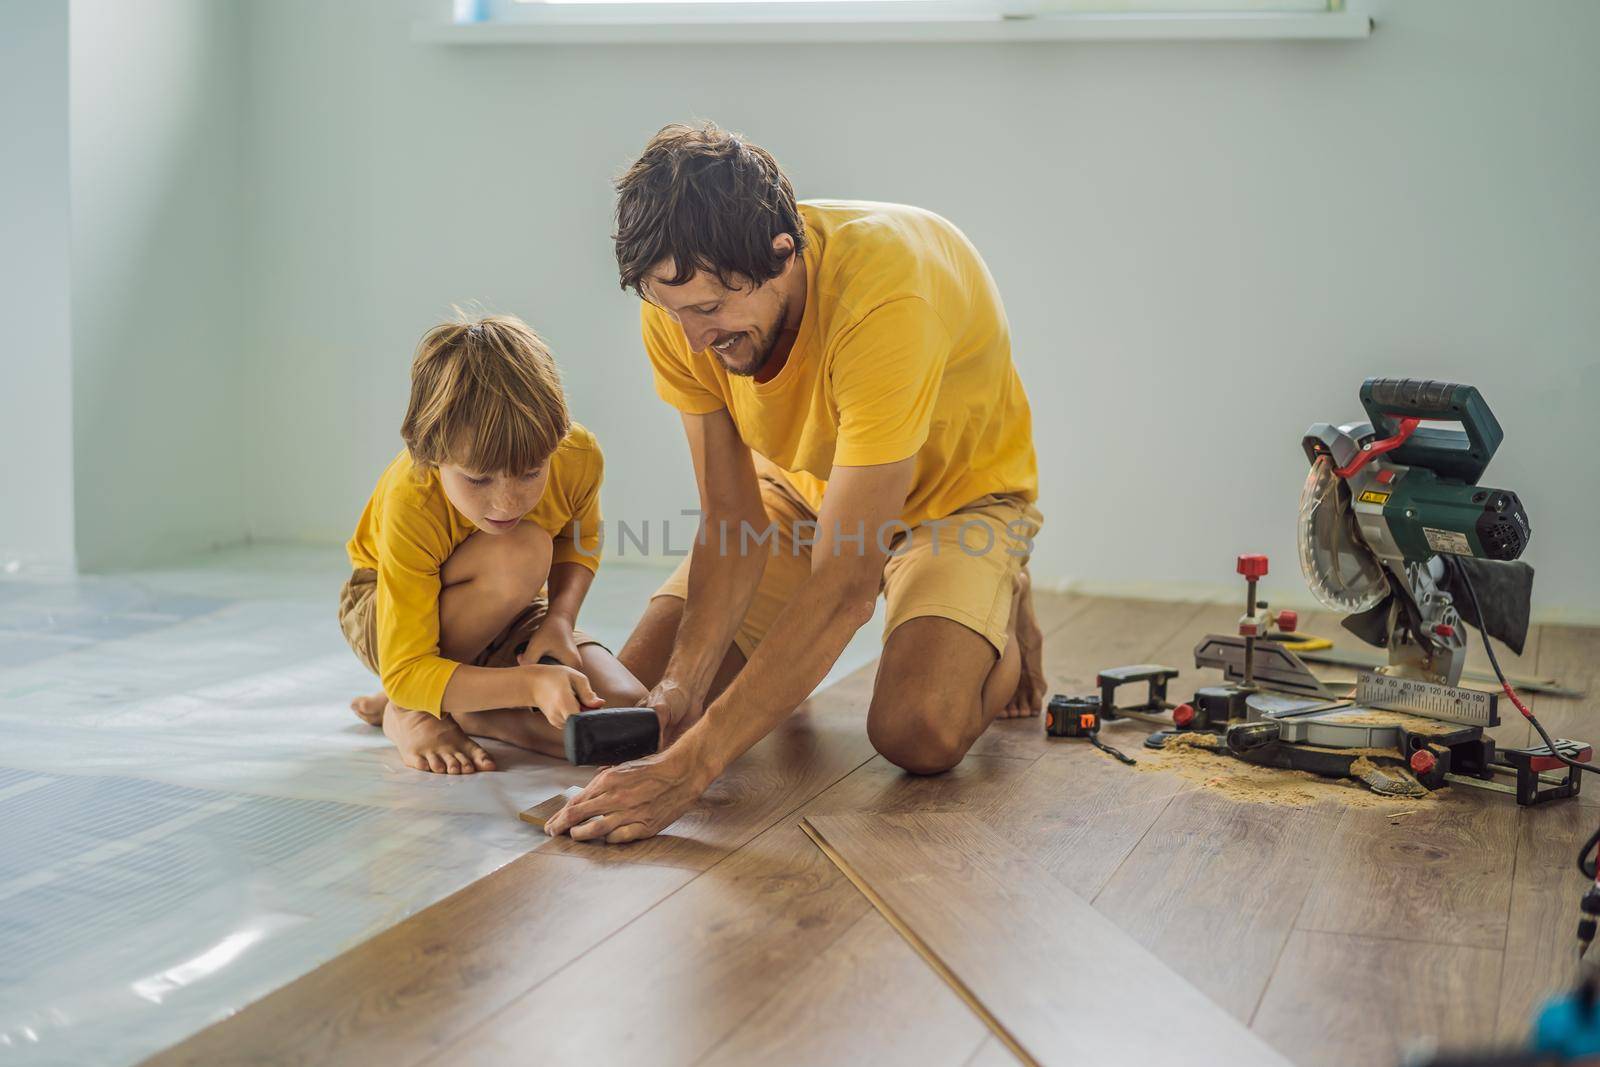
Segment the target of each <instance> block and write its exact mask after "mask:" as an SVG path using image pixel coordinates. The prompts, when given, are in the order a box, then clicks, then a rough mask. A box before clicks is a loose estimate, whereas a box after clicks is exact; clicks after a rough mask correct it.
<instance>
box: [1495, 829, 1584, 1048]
mask: <svg viewBox="0 0 1600 1067" xmlns="http://www.w3.org/2000/svg"><path fill="white" fill-rule="evenodd" d="M1518 814H1519V819H1518V827H1517V872H1516V878H1515V879H1514V881H1513V882H1512V886H1511V907H1510V929H1509V930H1508V932H1507V934H1506V943H1505V968H1504V970H1503V971H1502V972H1501V975H1500V994H1499V1006H1498V1009H1497V1012H1496V1020H1497V1021H1496V1031H1497V1032H1498V1034H1499V1035H1500V1037H1501V1038H1502V1039H1503V1040H1505V1041H1507V1042H1520V1041H1522V1040H1523V1039H1525V1038H1526V1037H1527V1035H1528V1030H1529V1027H1530V1025H1531V1024H1532V1022H1533V1016H1534V1013H1535V1012H1537V1011H1538V1008H1539V1005H1541V1004H1542V1003H1544V1001H1545V1000H1546V999H1547V998H1548V997H1550V996H1552V995H1555V994H1557V993H1562V992H1565V991H1566V990H1567V989H1569V988H1571V986H1572V982H1573V980H1574V979H1576V978H1577V973H1578V966H1577V951H1576V950H1577V937H1576V931H1577V927H1578V917H1579V911H1578V902H1579V900H1581V899H1582V897H1583V894H1584V890H1585V889H1586V888H1587V886H1588V884H1589V880H1588V879H1586V878H1584V876H1583V875H1582V874H1580V873H1578V868H1577V863H1576V862H1575V861H1576V859H1577V855H1578V848H1579V847H1580V846H1581V845H1582V844H1583V843H1584V842H1585V841H1586V840H1588V838H1589V835H1590V834H1592V833H1594V831H1595V830H1596V829H1600V811H1596V810H1595V809H1594V808H1591V807H1586V806H1582V805H1578V804H1571V803H1567V802H1560V801H1558V802H1553V803H1549V804H1543V805H1540V806H1537V807H1531V808H1522V809H1521V810H1520V811H1519V813H1518Z"/></svg>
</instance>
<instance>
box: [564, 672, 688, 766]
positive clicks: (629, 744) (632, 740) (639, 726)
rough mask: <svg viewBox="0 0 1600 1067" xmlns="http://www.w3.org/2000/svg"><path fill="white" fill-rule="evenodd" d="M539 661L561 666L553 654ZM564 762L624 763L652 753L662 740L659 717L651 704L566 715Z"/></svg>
mask: <svg viewBox="0 0 1600 1067" xmlns="http://www.w3.org/2000/svg"><path fill="white" fill-rule="evenodd" d="M539 662H540V663H546V664H552V665H554V666H557V667H559V666H562V663H561V661H560V660H558V659H556V658H555V657H553V656H541V657H539ZM562 741H563V742H564V744H565V746H566V750H567V762H568V763H571V764H574V765H575V766H578V767H598V766H601V765H604V764H611V763H626V762H627V761H628V760H632V759H638V758H639V757H641V756H648V755H650V754H651V753H653V752H654V751H655V750H656V748H657V746H658V745H660V744H661V720H660V719H659V718H657V717H656V713H655V712H654V711H653V710H651V709H650V708H596V709H595V710H593V711H580V712H578V713H577V714H576V715H573V716H572V717H571V718H569V719H567V725H566V727H565V728H564V730H563V732H562Z"/></svg>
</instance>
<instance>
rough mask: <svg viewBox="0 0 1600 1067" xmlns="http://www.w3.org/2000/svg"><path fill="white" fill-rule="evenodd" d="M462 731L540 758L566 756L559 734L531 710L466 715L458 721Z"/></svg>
mask: <svg viewBox="0 0 1600 1067" xmlns="http://www.w3.org/2000/svg"><path fill="white" fill-rule="evenodd" d="M456 721H457V723H458V724H459V725H460V726H461V729H462V730H464V731H465V732H467V733H468V734H472V735H473V736H475V737H492V738H494V739H495V740H496V741H504V742H505V743H506V744H508V745H516V746H517V747H518V748H525V749H527V750H529V751H530V752H537V753H539V754H540V755H543V756H556V757H558V758H559V757H562V756H565V755H566V754H567V748H566V743H565V741H564V740H563V739H562V735H561V731H560V730H557V729H556V728H555V727H554V726H551V725H550V723H549V721H548V720H547V719H545V717H544V716H543V715H542V714H540V713H539V712H538V711H536V710H535V709H533V708H496V709H494V710H493V711H469V712H466V713H465V714H463V715H461V716H460V717H459V718H458V719H457V720H456Z"/></svg>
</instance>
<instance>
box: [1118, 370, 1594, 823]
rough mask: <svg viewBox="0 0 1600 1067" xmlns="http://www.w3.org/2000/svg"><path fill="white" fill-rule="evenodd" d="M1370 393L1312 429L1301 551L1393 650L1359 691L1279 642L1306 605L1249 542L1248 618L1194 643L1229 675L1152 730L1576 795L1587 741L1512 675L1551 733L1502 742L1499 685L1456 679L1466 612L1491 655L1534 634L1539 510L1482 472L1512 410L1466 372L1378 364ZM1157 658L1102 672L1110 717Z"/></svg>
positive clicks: (1374, 772)
mask: <svg viewBox="0 0 1600 1067" xmlns="http://www.w3.org/2000/svg"><path fill="white" fill-rule="evenodd" d="M1360 395H1361V403H1362V406H1363V407H1364V408H1365V409H1366V413H1367V420H1368V421H1365V422H1355V423H1349V424H1345V425H1341V426H1335V425H1332V424H1330V423H1317V424H1315V425H1313V426H1312V427H1311V428H1310V429H1309V430H1307V431H1306V435H1305V438H1304V442H1303V444H1304V448H1305V452H1306V458H1307V459H1308V460H1309V461H1310V464H1311V469H1310V472H1309V474H1308V475H1307V478H1306V482H1305V488H1304V490H1303V491H1302V493H1301V498H1300V522H1299V545H1300V565H1301V569H1302V570H1303V571H1304V573H1305V577H1306V581H1307V582H1308V583H1309V585H1310V587H1311V590H1312V592H1313V593H1314V594H1315V595H1316V597H1317V599H1318V600H1320V601H1321V602H1322V603H1324V604H1326V605H1327V606H1328V607H1330V608H1332V609H1334V610H1337V611H1341V612H1344V613H1346V615H1347V616H1348V617H1347V618H1346V619H1345V620H1344V626H1345V628H1346V629H1348V630H1350V631H1351V632H1352V633H1354V634H1356V635H1357V636H1358V637H1360V638H1362V639H1363V640H1365V641H1367V642H1369V643H1371V644H1374V645H1377V646H1378V647H1380V648H1384V649H1386V650H1387V652H1388V663H1387V665H1385V666H1382V667H1380V668H1378V669H1377V670H1376V671H1373V672H1370V673H1366V674H1363V675H1361V677H1360V679H1359V681H1358V683H1357V686H1356V689H1355V692H1354V694H1343V693H1335V692H1333V691H1332V690H1331V689H1330V688H1329V687H1328V686H1327V685H1326V684H1325V683H1324V682H1322V681H1320V680H1319V679H1318V678H1317V677H1316V676H1315V675H1313V674H1312V673H1311V671H1310V670H1309V669H1308V668H1307V667H1306V666H1305V664H1304V663H1303V662H1301V660H1300V659H1299V657H1298V656H1296V655H1295V653H1294V652H1293V651H1291V650H1290V649H1289V648H1287V647H1285V646H1284V644H1283V643H1282V642H1278V641H1270V640H1267V638H1268V637H1269V636H1273V633H1272V631H1274V630H1275V629H1276V630H1277V631H1278V632H1280V633H1281V632H1284V631H1293V630H1294V629H1295V628H1296V625H1297V623H1298V620H1297V619H1296V618H1295V617H1294V613H1293V612H1289V611H1280V612H1276V613H1274V612H1270V611H1268V610H1267V607H1266V605H1265V604H1263V603H1261V602H1260V601H1259V600H1258V599H1257V598H1256V582H1257V580H1258V579H1260V578H1261V577H1263V576H1264V575H1265V574H1266V573H1267V559H1266V557H1265V556H1241V557H1240V558H1239V561H1238V570H1239V573H1240V574H1242V575H1243V576H1244V577H1245V579H1246V582H1247V593H1246V601H1245V612H1244V615H1243V617H1241V619H1240V623H1239V633H1238V635H1231V634H1229V635H1216V634H1213V635H1210V636H1208V637H1206V638H1205V639H1203V640H1202V641H1201V642H1200V644H1199V645H1197V646H1196V648H1195V665H1196V666H1197V667H1215V668H1219V669H1221V670H1222V671H1223V674H1224V676H1225V678H1226V681H1227V683H1228V684H1226V685H1221V686H1210V687H1206V688H1202V689H1200V690H1199V691H1197V692H1196V694H1195V698H1194V700H1193V701H1192V702H1190V703H1187V704H1180V705H1178V706H1177V707H1176V708H1173V709H1172V712H1173V725H1174V727H1176V729H1175V730H1162V731H1158V732H1157V733H1155V734H1153V735H1151V737H1150V739H1149V740H1148V741H1147V742H1146V744H1148V745H1150V746H1151V747H1157V748H1159V747H1162V746H1163V745H1164V744H1166V743H1167V742H1168V740H1169V739H1170V738H1171V737H1172V736H1173V734H1175V733H1178V732H1193V731H1206V732H1209V733H1210V734H1211V737H1209V738H1206V739H1205V741H1206V742H1207V743H1206V744H1202V745H1201V747H1210V748H1215V749H1216V750H1218V751H1225V752H1227V753H1228V754H1231V755H1233V756H1235V757H1238V758H1239V759H1243V760H1248V761H1249V762H1252V763H1258V764H1263V765H1267V766H1275V767H1286V768H1293V769H1297V770H1306V771H1312V772H1314V773H1317V774H1321V775H1327V776H1333V777H1353V778H1358V779H1360V780H1362V781H1364V782H1366V783H1367V785H1368V786H1369V787H1371V788H1372V789H1373V790H1374V791H1376V792H1380V793H1386V794H1391V795H1397V796H1420V795H1422V794H1424V793H1426V792H1427V791H1428V790H1430V789H1434V788H1438V787H1439V786H1442V785H1444V784H1445V783H1447V782H1460V783H1465V784H1472V785H1478V786H1483V787H1486V788H1490V789H1497V790H1500V791H1503V792H1508V793H1512V794H1514V795H1515V796H1516V798H1517V802H1518V803H1519V804H1533V803H1537V802H1539V801H1543V800H1549V799H1554V798H1557V797H1568V796H1573V795H1576V794H1577V793H1578V791H1579V788H1580V785H1581V783H1580V779H1581V777H1582V776H1581V775H1580V774H1579V773H1578V770H1579V768H1578V766H1577V765H1578V764H1586V763H1588V762H1589V761H1590V760H1591V758H1592V756H1593V750H1592V748H1591V747H1590V746H1588V745H1585V744H1579V743H1577V742H1573V741H1565V740H1562V741H1556V740H1553V739H1550V738H1548V736H1547V735H1544V732H1543V728H1542V727H1540V726H1538V724H1537V720H1531V713H1529V712H1527V711H1526V710H1525V709H1524V708H1523V706H1522V705H1521V702H1520V701H1519V700H1517V697H1516V695H1515V693H1514V692H1513V691H1512V689H1511V687H1510V686H1509V685H1507V686H1505V695H1506V696H1507V697H1508V698H1509V699H1510V700H1511V701H1512V702H1513V703H1515V704H1516V705H1517V708H1518V710H1519V711H1521V712H1523V714H1526V715H1529V717H1530V720H1531V721H1534V723H1535V726H1536V728H1537V729H1539V731H1540V733H1541V736H1544V737H1545V739H1546V741H1547V742H1548V743H1547V744H1546V745H1543V746H1540V747H1536V748H1497V746H1496V744H1495V742H1494V740H1493V739H1492V738H1490V737H1489V736H1488V735H1487V733H1486V731H1487V730H1488V729H1489V728H1491V727H1494V726H1496V725H1498V724H1499V722H1500V715H1499V712H1500V697H1499V695H1497V694H1493V693H1485V692H1481V691H1478V690H1474V689H1464V688H1461V687H1460V686H1459V685H1458V683H1459V682H1460V680H1461V671H1462V667H1463V664H1464V662H1465V658H1466V636H1467V635H1466V625H1471V626H1474V627H1476V628H1477V629H1479V630H1480V631H1481V632H1482V633H1483V634H1484V635H1485V638H1486V639H1485V642H1484V647H1485V650H1486V652H1488V653H1489V655H1490V658H1491V661H1492V660H1493V650H1492V648H1490V647H1489V645H1488V642H1487V637H1495V638H1498V639H1499V640H1501V641H1503V642H1505V643H1506V645H1507V646H1509V647H1510V648H1511V649H1512V650H1513V651H1514V652H1520V651H1521V649H1522V644H1523V641H1524V639H1525V638H1526V636H1527V629H1528V607H1529V602H1530V599H1531V595H1532V589H1533V569H1532V568H1531V567H1529V566H1528V565H1527V564H1524V563H1520V562H1516V561H1517V559H1518V557H1519V556H1521V555H1522V552H1523V550H1524V549H1525V548H1526V547H1527V544H1528V539H1529V536H1530V533H1531V531H1530V528H1529V525H1528V516H1527V512H1526V511H1525V510H1524V508H1523V506H1522V502H1521V500H1519V499H1518V497H1517V494H1516V493H1514V492H1511V491H1509V490H1505V489H1490V488H1486V487H1483V486H1481V485H1479V479H1480V478H1481V477H1482V475H1483V472H1484V470H1485V468H1486V467H1487V466H1488V464H1489V461H1490V459H1492V458H1493V456H1494V453H1495V450H1496V449H1497V448H1498V447H1499V445H1500V442H1501V440H1502V438H1503V434H1502V432H1501V429H1500V424H1499V423H1498V422H1496V421H1495V417H1494V415H1493V413H1492V412H1491V411H1490V410H1489V406H1488V405H1487V404H1486V403H1485V402H1484V400H1483V397H1482V396H1481V395H1479V393H1478V390H1477V389H1475V388H1473V387H1472V386H1468V385H1454V384H1450V383H1446V382H1436V381H1422V380H1414V379H1391V378H1372V379H1368V380H1367V381H1366V382H1365V383H1364V384H1363V385H1362V387H1361V394H1360ZM1425 422H1427V423H1451V424H1454V425H1455V426H1456V427H1458V428H1443V427H1439V426H1437V425H1430V426H1424V425H1423V423H1425ZM1494 665H1495V668H1496V672H1497V673H1499V665H1498V663H1495V664H1494ZM1152 672H1160V673H1162V674H1166V675H1170V674H1171V673H1175V672H1171V671H1170V669H1169V668H1159V667H1154V666H1153V665H1152V666H1141V667H1134V668H1119V669H1117V670H1115V671H1109V672H1103V674H1102V677H1101V679H1100V681H1101V683H1102V686H1101V689H1102V703H1103V705H1104V706H1103V707H1102V709H1101V715H1102V716H1103V717H1104V718H1106V719H1108V720H1110V719H1115V718H1116V717H1117V715H1118V713H1117V710H1116V708H1115V706H1114V704H1113V703H1112V701H1113V696H1112V694H1113V692H1114V690H1115V685H1116V684H1117V683H1120V682H1122V681H1134V680H1151V681H1152V684H1154V681H1153V678H1154V675H1153V673H1152ZM1147 676H1149V677H1147ZM1163 685H1164V678H1163ZM1197 740H1201V739H1200V738H1185V741H1186V742H1192V741H1197ZM1563 771H1564V772H1565V773H1564V774H1561V773H1560V772H1563ZM1550 772H1557V773H1550ZM1502 779H1514V781H1515V784H1514V785H1512V784H1509V783H1508V782H1507V781H1502Z"/></svg>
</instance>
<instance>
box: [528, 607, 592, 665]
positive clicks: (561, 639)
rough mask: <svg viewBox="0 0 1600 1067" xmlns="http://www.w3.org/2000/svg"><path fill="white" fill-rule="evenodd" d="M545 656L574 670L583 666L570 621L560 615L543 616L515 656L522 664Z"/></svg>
mask: <svg viewBox="0 0 1600 1067" xmlns="http://www.w3.org/2000/svg"><path fill="white" fill-rule="evenodd" d="M545 656H549V657H550V658H551V659H554V660H556V661H557V662H559V663H561V664H563V665H564V666H567V667H571V668H573V669H574V670H581V669H582V668H583V658H582V657H581V656H579V655H578V644H577V642H576V641H575V640H574V639H573V636H572V623H570V622H568V621H567V620H566V619H564V618H561V617H560V616H557V615H546V616H545V618H544V621H543V622H541V623H540V624H539V628H538V629H537V630H535V631H534V632H533V636H532V637H530V638H528V647H527V649H526V650H525V651H524V652H523V653H522V654H521V655H520V656H518V657H517V662H518V663H521V664H524V665H527V664H532V663H538V662H539V660H540V659H542V658H543V657H545Z"/></svg>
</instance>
